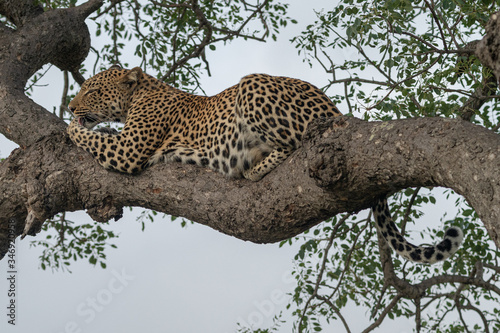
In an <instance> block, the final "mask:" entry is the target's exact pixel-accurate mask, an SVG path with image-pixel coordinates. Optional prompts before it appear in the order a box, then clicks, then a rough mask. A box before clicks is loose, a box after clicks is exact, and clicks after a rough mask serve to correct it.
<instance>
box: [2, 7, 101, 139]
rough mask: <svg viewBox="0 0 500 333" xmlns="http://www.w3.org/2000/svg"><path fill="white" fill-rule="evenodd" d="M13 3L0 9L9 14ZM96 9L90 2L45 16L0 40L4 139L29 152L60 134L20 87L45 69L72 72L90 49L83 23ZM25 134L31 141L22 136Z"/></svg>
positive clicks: (51, 119) (55, 123)
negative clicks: (45, 67) (47, 66)
mask: <svg viewBox="0 0 500 333" xmlns="http://www.w3.org/2000/svg"><path fill="white" fill-rule="evenodd" d="M14 3H16V2H10V1H4V2H0V9H5V10H7V9H11V10H12V8H13V7H15V5H14ZM16 4H17V3H16ZM101 4H102V0H91V1H88V2H86V3H84V4H83V5H81V6H78V7H74V8H68V9H61V10H51V11H47V12H44V13H41V14H39V15H37V16H35V17H32V18H31V19H30V20H29V21H27V22H25V24H24V25H23V26H21V27H18V29H17V30H15V31H12V32H10V33H8V34H7V33H6V34H4V37H5V38H3V39H2V42H1V43H0V54H1V55H2V56H1V57H0V73H2V75H1V76H0V118H2V122H0V132H1V133H2V134H4V135H5V136H6V137H7V138H8V139H10V140H12V141H15V142H16V143H17V144H19V145H20V146H28V145H30V144H33V143H34V142H36V141H38V140H40V139H41V138H43V137H45V136H47V135H51V134H52V133H54V132H57V131H62V130H63V129H64V126H65V125H64V123H63V122H62V121H58V120H57V119H56V117H55V116H53V115H52V114H50V113H49V112H47V111H46V110H44V109H42V108H41V107H40V106H38V105H36V104H35V103H33V101H31V100H30V99H29V98H28V97H26V96H25V95H24V87H25V85H26V82H27V80H28V79H29V78H30V77H31V76H32V75H33V74H34V73H35V72H36V71H38V70H39V69H40V68H41V67H42V66H43V65H45V64H47V63H53V64H54V65H56V66H58V67H59V68H61V69H67V70H69V71H76V69H77V68H78V67H79V65H80V64H81V62H82V61H83V60H84V59H85V57H86V56H87V53H88V50H89V48H90V34H89V31H88V29H87V26H86V25H85V23H84V20H85V17H87V16H88V15H89V14H90V13H91V12H93V11H95V10H96V9H97V8H99V6H101ZM20 124H23V126H20ZM27 129H29V131H30V135H26V131H27Z"/></svg>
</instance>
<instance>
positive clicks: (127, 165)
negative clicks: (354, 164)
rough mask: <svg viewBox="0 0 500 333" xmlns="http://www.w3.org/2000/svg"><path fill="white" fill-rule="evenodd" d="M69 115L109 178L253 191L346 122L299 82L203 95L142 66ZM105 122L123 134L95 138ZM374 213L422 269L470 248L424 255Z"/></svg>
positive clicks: (79, 140) (101, 81) (89, 84)
mask: <svg viewBox="0 0 500 333" xmlns="http://www.w3.org/2000/svg"><path fill="white" fill-rule="evenodd" d="M68 107H69V110H70V111H71V113H72V114H73V116H74V117H73V119H72V121H71V122H70V124H69V126H68V128H67V132H68V134H69V137H70V139H71V140H72V141H73V142H74V143H75V144H76V145H77V146H78V147H81V148H83V149H84V150H86V151H87V152H89V153H90V154H91V155H92V156H93V157H94V159H95V160H96V161H97V162H98V163H99V164H100V165H102V166H103V167H104V168H106V169H108V170H112V171H117V172H121V173H126V174H132V175H134V174H138V173H140V172H141V171H142V170H144V169H145V168H147V167H149V166H151V165H154V164H157V163H159V162H162V161H163V162H167V163H171V162H180V163H185V164H193V165H198V166H201V167H205V168H209V169H212V170H214V171H217V172H219V173H222V174H224V175H226V176H228V177H229V178H243V179H247V180H250V181H254V182H257V181H261V179H262V178H263V177H264V176H266V175H267V174H269V173H270V172H271V171H272V170H274V169H275V168H276V167H277V166H278V165H280V164H281V163H283V161H284V160H286V159H287V158H288V157H289V156H290V155H291V154H292V153H293V152H294V151H295V150H297V149H298V147H300V144H301V140H302V138H303V137H304V134H305V132H306V129H307V127H308V125H309V123H311V122H312V121H313V120H315V119H319V120H320V121H321V119H326V118H330V117H338V116H341V115H342V114H341V113H340V111H339V110H338V109H337V107H336V106H335V104H334V103H333V102H332V100H331V99H330V98H329V97H327V95H326V94H325V93H324V92H323V91H322V90H321V89H319V88H317V87H316V86H314V85H312V84H310V83H308V82H305V81H302V80H300V79H294V78H289V77H282V76H272V75H268V74H250V75H247V76H245V77H243V78H242V79H241V80H240V81H239V83H238V84H236V85H234V86H232V87H230V88H228V89H226V90H224V91H222V92H220V93H218V94H216V95H214V96H202V95H195V94H192V93H189V92H185V91H183V90H180V89H178V88H175V87H173V86H172V85H169V84H167V83H165V82H163V81H161V80H158V79H156V78H155V77H153V76H151V75H149V74H146V73H145V72H144V71H143V70H142V69H141V68H140V67H134V68H132V69H124V68H122V67H121V66H118V65H113V66H111V67H110V68H109V69H107V70H104V71H102V72H100V73H98V74H96V75H95V76H93V77H91V78H89V79H87V80H86V81H85V82H84V83H83V84H82V85H81V88H80V91H79V92H78V93H77V94H76V96H75V97H74V98H73V99H72V100H71V102H70V103H69V105H68ZM103 122H118V123H122V124H123V128H122V129H121V131H116V130H99V129H97V130H95V129H94V128H95V127H96V125H98V124H100V123H103ZM372 211H373V215H374V220H375V226H376V228H377V230H378V232H379V233H380V234H381V235H382V236H383V238H384V239H385V241H386V242H387V244H389V246H390V247H391V248H392V249H393V250H394V251H395V252H396V253H397V254H399V255H400V256H402V257H403V258H405V259H408V260H410V261H413V262H416V263H427V264H433V263H436V262H440V261H443V260H445V259H447V258H449V257H450V256H452V255H453V254H454V253H455V252H456V251H457V250H458V248H459V247H460V244H461V242H462V239H463V232H462V230H461V229H460V228H458V227H455V226H452V227H450V228H449V229H448V230H447V231H446V232H445V234H444V238H443V240H442V241H441V242H440V243H438V244H437V245H431V246H415V245H413V244H411V243H410V242H408V241H407V240H406V239H405V238H404V237H403V235H401V233H400V232H399V230H398V228H397V226H396V225H395V223H394V221H393V219H392V217H391V213H390V210H389V206H388V203H387V200H386V198H385V197H384V198H381V199H379V200H377V202H376V203H375V204H374V206H373V207H372Z"/></svg>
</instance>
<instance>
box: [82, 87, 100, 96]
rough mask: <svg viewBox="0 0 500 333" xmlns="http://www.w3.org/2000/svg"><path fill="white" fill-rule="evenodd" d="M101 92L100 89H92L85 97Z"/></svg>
mask: <svg viewBox="0 0 500 333" xmlns="http://www.w3.org/2000/svg"><path fill="white" fill-rule="evenodd" d="M99 91H101V89H100V88H90V89H89V90H87V91H86V92H85V95H84V96H89V95H92V94H93V93H96V92H99Z"/></svg>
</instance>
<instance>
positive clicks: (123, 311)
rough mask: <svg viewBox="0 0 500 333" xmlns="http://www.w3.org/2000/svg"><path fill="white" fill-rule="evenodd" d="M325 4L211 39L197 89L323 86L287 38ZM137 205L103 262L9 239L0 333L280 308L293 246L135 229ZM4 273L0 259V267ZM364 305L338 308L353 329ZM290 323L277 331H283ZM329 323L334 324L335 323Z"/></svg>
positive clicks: (163, 226)
mask: <svg viewBox="0 0 500 333" xmlns="http://www.w3.org/2000/svg"><path fill="white" fill-rule="evenodd" d="M325 6H332V1H331V0H330V1H328V0H322V1H320V0H309V1H294V2H293V3H292V4H291V5H290V12H289V13H290V16H292V17H293V18H296V19H297V20H298V21H299V24H298V25H295V26H293V25H292V26H288V28H287V29H286V30H284V31H283V32H282V33H281V34H280V35H279V40H278V42H277V43H273V42H269V43H265V44H264V43H258V42H253V41H248V42H240V41H236V42H232V43H230V44H228V45H227V46H225V47H223V46H222V45H220V46H218V48H217V51H216V52H215V53H210V54H208V60H209V61H210V67H211V71H212V73H213V76H212V77H210V78H209V77H203V78H202V83H203V88H204V90H205V91H206V92H207V94H215V93H218V92H220V91H222V90H223V89H225V88H227V87H230V86H231V85H233V84H235V83H237V82H238V81H239V79H240V78H241V77H243V76H244V75H246V74H250V73H256V72H259V73H269V74H274V75H284V76H291V77H297V78H301V79H304V80H306V81H309V82H311V83H313V84H315V85H317V86H320V87H321V86H324V85H325V84H326V83H327V82H328V75H327V74H326V73H324V71H323V70H322V69H321V68H320V67H319V66H317V67H314V68H312V69H311V68H309V66H308V65H307V64H306V63H304V62H303V61H302V58H301V57H300V56H298V55H297V51H296V49H295V48H294V46H293V45H291V44H290V43H289V42H288V39H289V38H290V37H291V36H293V35H295V34H297V33H298V32H299V31H301V29H302V28H303V27H304V26H305V25H307V24H309V23H312V21H313V20H314V12H313V7H314V8H316V9H321V8H325ZM339 57H343V55H342V54H339ZM340 61H342V59H340V60H339V62H340ZM132 65H134V64H131V66H132ZM61 82H62V73H61V72H59V71H58V70H57V69H55V70H52V71H51V72H50V73H49V75H48V76H47V78H46V79H44V83H46V84H49V85H48V86H47V87H45V88H39V89H38V91H37V93H36V95H35V96H34V99H35V100H36V101H37V102H38V103H40V104H42V105H43V106H44V107H46V108H47V109H48V110H50V111H51V110H52V108H53V107H54V106H55V105H58V104H59V100H60V94H61V84H62V83H61ZM340 109H341V110H342V109H343V106H342V105H340ZM13 147H14V145H11V144H9V143H8V142H7V141H6V140H5V139H4V138H2V139H1V140H0V156H2V157H7V156H8V154H9V153H10V151H11V150H12V148H13ZM140 211H141V209H136V210H135V211H134V212H129V211H127V210H125V214H124V217H123V218H122V219H121V220H119V221H118V222H116V223H114V222H112V223H111V226H110V228H112V230H114V231H115V232H116V233H119V234H120V238H119V239H118V240H117V241H116V244H117V245H118V249H112V250H110V251H109V252H108V253H107V255H108V260H107V264H108V268H107V269H105V270H103V269H101V268H97V267H92V266H91V265H89V264H87V263H85V262H82V263H77V264H73V265H72V266H71V270H72V272H73V273H72V274H70V273H57V272H56V273H52V272H51V271H50V270H48V271H43V270H41V269H39V268H38V267H39V260H38V256H39V254H40V249H38V248H30V247H29V243H30V241H31V240H32V239H33V238H32V237H27V238H26V239H24V240H23V241H20V240H19V239H18V240H17V247H16V249H17V266H18V276H17V278H18V281H17V291H18V296H17V306H18V309H17V318H16V319H17V325H16V327H15V328H13V327H12V326H10V325H8V324H7V319H6V316H5V315H4V313H6V310H3V311H2V318H3V319H2V320H1V321H0V332H37V333H62V332H95V333H100V332H151V333H155V332H205V333H221V332H234V331H235V330H236V328H237V326H236V323H237V322H238V321H240V322H241V323H247V324H253V325H256V327H266V326H267V325H270V324H271V319H272V317H273V316H274V315H276V314H278V313H279V311H281V310H285V306H286V304H287V302H288V301H289V296H287V295H286V293H289V292H291V291H292V290H293V289H294V287H295V284H294V280H293V278H291V275H290V272H291V270H292V269H293V256H294V255H295V254H296V252H297V250H298V248H297V247H296V246H295V247H289V246H285V247H283V248H278V245H277V244H273V245H257V244H253V243H249V242H243V241H240V240H238V239H235V238H232V237H229V236H226V235H223V234H221V233H219V232H217V231H214V230H212V229H210V228H208V227H205V226H201V225H198V224H194V225H189V226H188V228H186V229H183V228H181V227H180V224H179V222H178V221H174V222H170V221H169V219H161V218H158V219H157V220H156V221H155V222H154V223H152V224H151V223H150V224H147V225H146V230H145V231H144V232H141V225H140V224H139V223H137V222H136V221H135V219H136V216H137V213H138V212H140ZM428 216H429V215H428ZM431 216H432V215H431ZM68 219H70V220H74V221H78V222H81V223H93V222H92V221H91V220H90V218H89V217H88V216H87V215H86V214H85V213H83V212H76V213H72V214H69V216H68ZM36 237H37V238H39V239H42V238H44V235H43V234H39V235H38V236H36ZM6 271H7V266H6V261H5V260H3V261H1V262H0V272H6ZM1 274H4V275H3V276H5V275H6V274H7V273H1ZM7 290H8V285H7V279H6V278H2V279H0V305H1V307H2V308H3V309H5V307H6V306H7V295H6V294H7ZM364 311H365V308H363V309H362V310H360V311H358V310H357V309H356V308H352V309H351V310H350V311H348V312H347V313H344V316H345V317H346V319H347V321H348V322H349V324H350V325H351V326H350V327H351V329H352V330H353V332H358V331H360V330H362V329H363V328H365V327H366V326H367V325H368V324H369V321H368V319H363V318H364V317H365V315H366V314H365V313H364ZM286 318H289V315H286V316H285V319H286ZM290 325H291V323H288V324H286V325H284V326H283V328H282V330H281V331H282V332H290V331H291V329H290V327H291V326H290ZM410 327H413V321H404V320H402V321H398V322H391V321H389V320H388V319H387V320H386V321H385V323H384V325H383V326H382V327H381V328H380V329H379V330H377V331H376V332H401V333H402V332H410V331H411V329H410ZM332 328H339V330H338V331H343V330H340V328H341V325H340V323H334V324H333V325H332ZM332 332H337V330H336V329H332Z"/></svg>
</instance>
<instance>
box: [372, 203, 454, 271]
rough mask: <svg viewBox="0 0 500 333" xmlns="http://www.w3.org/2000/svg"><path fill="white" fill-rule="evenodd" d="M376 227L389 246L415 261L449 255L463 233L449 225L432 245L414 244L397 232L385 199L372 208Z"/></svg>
mask: <svg viewBox="0 0 500 333" xmlns="http://www.w3.org/2000/svg"><path fill="white" fill-rule="evenodd" d="M372 210H373V215H374V217H375V224H376V225H377V229H378V230H379V231H380V233H381V234H382V236H384V238H385V240H386V241H387V243H388V244H389V245H390V246H391V248H392V249H393V250H394V251H396V253H398V254H399V255H400V256H402V257H403V258H406V259H408V260H410V261H413V262H416V263H424V264H434V263H436V262H438V261H443V260H446V259H447V258H449V257H451V256H452V255H453V254H454V253H455V252H456V251H457V250H458V248H459V247H460V244H461V243H462V240H463V238H464V234H463V232H462V230H461V229H460V228H458V227H451V228H449V229H447V230H446V232H445V233H444V238H443V240H442V241H441V242H440V243H439V244H437V245H434V246H415V245H413V244H411V243H409V242H408V241H407V240H406V239H405V238H404V237H403V236H402V235H401V233H400V232H399V230H398V228H397V227H396V225H395V224H394V221H393V220H392V217H391V213H390V211H389V206H388V205H387V199H385V198H384V199H380V200H379V201H378V202H377V204H376V205H375V206H374V207H373V208H372Z"/></svg>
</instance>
